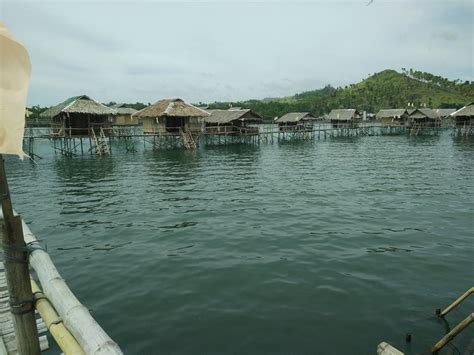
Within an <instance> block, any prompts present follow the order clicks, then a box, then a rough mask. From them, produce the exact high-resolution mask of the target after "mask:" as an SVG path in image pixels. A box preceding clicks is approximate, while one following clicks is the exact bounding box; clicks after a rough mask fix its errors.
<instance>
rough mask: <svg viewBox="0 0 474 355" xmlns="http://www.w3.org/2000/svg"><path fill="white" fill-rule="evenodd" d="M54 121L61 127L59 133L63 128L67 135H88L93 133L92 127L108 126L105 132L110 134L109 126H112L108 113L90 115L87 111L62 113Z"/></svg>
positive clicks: (98, 128)
mask: <svg viewBox="0 0 474 355" xmlns="http://www.w3.org/2000/svg"><path fill="white" fill-rule="evenodd" d="M53 123H54V125H55V126H56V127H57V128H58V129H59V131H58V133H60V132H61V130H63V131H64V134H65V135H67V136H69V135H70V136H88V135H90V134H91V132H90V129H91V128H94V129H96V130H100V128H106V129H105V130H104V133H105V134H108V133H109V130H108V129H107V128H109V127H110V123H109V117H108V116H107V115H89V114H85V113H70V114H63V113H62V114H61V115H60V116H58V117H55V118H54V119H53ZM96 133H97V132H96Z"/></svg>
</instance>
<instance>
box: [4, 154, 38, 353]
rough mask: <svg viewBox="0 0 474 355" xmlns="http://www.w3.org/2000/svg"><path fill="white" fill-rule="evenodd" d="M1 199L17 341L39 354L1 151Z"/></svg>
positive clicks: (27, 350)
mask: <svg viewBox="0 0 474 355" xmlns="http://www.w3.org/2000/svg"><path fill="white" fill-rule="evenodd" d="M0 199H1V201H2V211H3V221H4V233H2V234H3V238H2V242H3V253H4V258H5V261H4V263H5V275H6V280H7V286H8V291H9V294H10V310H11V312H12V314H13V323H14V327H15V333H16V337H17V340H18V352H19V354H20V355H30V354H31V355H36V354H39V353H40V346H39V342H38V329H37V328H36V320H35V314H34V299H33V293H32V291H31V284H30V274H29V270H28V256H27V251H26V244H25V240H24V238H23V227H22V222H21V217H20V216H14V214H13V208H12V203H11V198H10V191H9V189H8V182H7V176H6V172H5V162H4V160H3V156H2V155H1V154H0Z"/></svg>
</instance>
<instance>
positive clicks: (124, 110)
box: [110, 104, 138, 115]
mask: <svg viewBox="0 0 474 355" xmlns="http://www.w3.org/2000/svg"><path fill="white" fill-rule="evenodd" d="M124 105H125V104H115V105H112V106H110V108H112V109H114V110H115V112H116V114H117V115H131V114H133V113H135V112H137V111H138V110H135V109H134V108H131V107H125V106H124Z"/></svg>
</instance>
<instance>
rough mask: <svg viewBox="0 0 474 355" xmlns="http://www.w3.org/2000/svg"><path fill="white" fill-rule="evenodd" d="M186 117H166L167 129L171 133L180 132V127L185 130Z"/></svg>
mask: <svg viewBox="0 0 474 355" xmlns="http://www.w3.org/2000/svg"><path fill="white" fill-rule="evenodd" d="M184 125H185V120H184V117H166V119H165V127H166V131H167V132H170V133H178V132H179V130H180V129H182V130H184Z"/></svg>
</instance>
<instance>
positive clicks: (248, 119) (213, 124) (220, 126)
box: [204, 108, 262, 135]
mask: <svg viewBox="0 0 474 355" xmlns="http://www.w3.org/2000/svg"><path fill="white" fill-rule="evenodd" d="M207 112H209V113H210V116H208V117H204V123H205V132H206V133H207V134H224V135H255V134H258V128H257V127H251V126H250V125H254V124H258V123H262V116H261V115H260V114H258V113H256V112H254V111H252V110H249V109H246V110H242V109H240V110H237V109H236V108H232V109H229V110H207Z"/></svg>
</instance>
